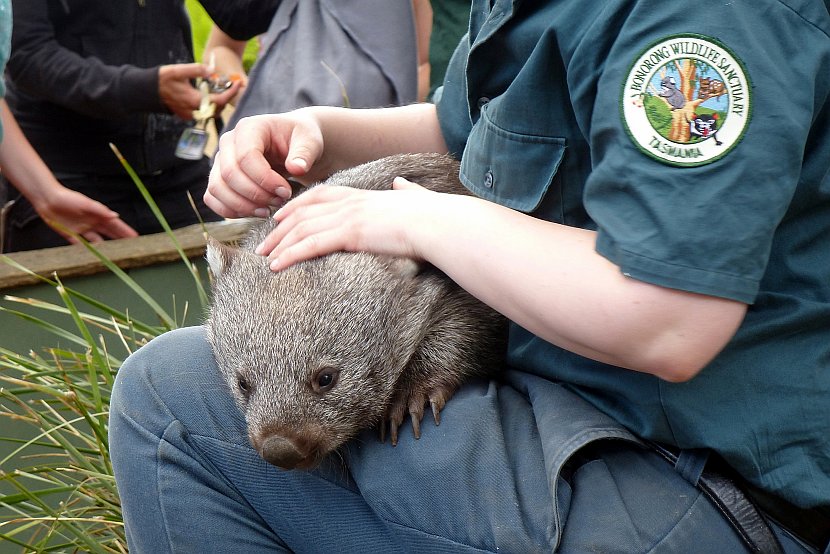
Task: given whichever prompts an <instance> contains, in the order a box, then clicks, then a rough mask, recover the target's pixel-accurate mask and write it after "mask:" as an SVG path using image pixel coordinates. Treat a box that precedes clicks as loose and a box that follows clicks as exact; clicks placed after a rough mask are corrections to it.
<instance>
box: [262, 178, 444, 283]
mask: <svg viewBox="0 0 830 554" xmlns="http://www.w3.org/2000/svg"><path fill="white" fill-rule="evenodd" d="M450 197H451V195H440V194H438V193H436V192H433V191H429V190H427V189H425V188H424V187H421V186H420V185H417V184H415V183H412V182H410V181H407V180H406V179H404V178H402V177H397V178H395V180H394V181H393V188H392V190H388V191H378V190H361V189H354V188H350V187H345V186H327V185H320V186H317V187H314V188H312V189H311V190H309V191H308V192H306V193H304V194H303V195H302V196H299V197H297V198H296V199H295V200H293V201H291V202H289V203H288V204H286V205H285V206H283V207H282V208H280V210H279V211H277V213H276V214H274V219H275V220H276V221H277V222H278V223H279V225H277V227H276V229H274V230H273V231H272V232H271V233H270V234H269V235H268V236H267V237H265V240H263V242H262V243H261V244H260V245H258V247H257V248H256V250H255V251H256V253H257V254H259V255H262V256H267V257H268V259H269V260H270V262H271V264H270V267H271V269H272V270H274V271H279V270H281V269H284V268H286V267H288V266H290V265H292V264H295V263H297V262H300V261H303V260H308V259H311V258H315V257H318V256H324V255H326V254H331V253H332V252H339V251H347V252H372V253H373V254H385V255H389V256H397V257H406V258H412V259H423V258H424V256H423V255H422V254H421V253H420V252H419V250H418V249H417V248H416V246H415V243H414V241H413V236H414V232H416V231H417V230H418V229H428V228H429V227H430V226H431V225H430V224H429V223H428V222H425V221H424V220H425V218H426V217H429V215H430V214H431V213H432V208H434V207H435V206H436V203H437V202H439V201H440V199H441V198H450Z"/></svg>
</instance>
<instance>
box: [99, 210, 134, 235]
mask: <svg viewBox="0 0 830 554" xmlns="http://www.w3.org/2000/svg"><path fill="white" fill-rule="evenodd" d="M97 230H98V232H99V233H101V234H102V235H103V236H105V237H107V238H109V239H125V238H130V237H137V236H138V232H136V230H135V229H133V228H132V227H130V226H129V225H127V224H126V223H125V222H124V221H122V220H121V218H120V217H118V214H115V217H112V218H108V219H106V220H104V221H103V222H101V224H100V225H98V226H97Z"/></svg>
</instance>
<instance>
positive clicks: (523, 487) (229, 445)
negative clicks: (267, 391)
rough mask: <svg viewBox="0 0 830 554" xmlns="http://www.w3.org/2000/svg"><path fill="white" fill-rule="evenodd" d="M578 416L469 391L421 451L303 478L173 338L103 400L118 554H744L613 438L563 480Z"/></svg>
mask: <svg viewBox="0 0 830 554" xmlns="http://www.w3.org/2000/svg"><path fill="white" fill-rule="evenodd" d="M511 375H513V376H514V377H515V374H514V372H510V373H508V374H507V377H508V380H509V381H510V376H511ZM511 383H512V386H511ZM522 383H524V384H522ZM579 402H581V400H579V399H576V398H575V397H573V395H570V394H568V393H564V392H563V390H562V389H561V387H558V386H557V385H555V384H553V383H550V382H547V381H544V380H542V379H539V378H533V377H532V376H525V377H523V378H520V379H519V380H516V379H515V378H514V379H513V380H512V381H510V383H496V382H489V383H488V382H475V383H470V384H468V385H466V386H465V387H463V388H462V389H461V390H460V391H459V392H458V393H457V394H456V396H455V397H453V399H452V400H451V401H450V402H449V403H448V404H447V406H446V407H445V409H444V411H443V412H442V421H441V425H440V426H436V425H434V424H433V422H432V421H431V417H430V416H427V417H426V418H425V421H424V423H423V424H422V427H421V430H422V435H421V439H420V440H415V439H414V438H413V436H412V430H411V426H409V425H408V424H407V425H406V426H404V428H403V429H402V430H401V436H400V440H399V443H398V446H397V447H392V446H391V445H389V444H388V443H386V444H382V443H380V442H379V441H378V440H377V435H376V432H375V431H365V432H363V433H361V435H360V436H359V437H358V438H357V439H356V440H353V441H351V442H350V443H348V444H347V445H346V447H345V448H343V449H342V451H340V452H338V453H336V455H333V456H331V457H329V459H328V460H326V462H325V463H324V464H323V465H322V466H321V467H319V468H318V469H316V470H315V471H312V472H305V471H282V470H279V469H277V468H275V467H273V466H271V465H269V464H267V463H266V462H264V461H263V460H262V459H261V458H260V457H259V456H258V455H257V453H256V452H255V451H254V450H253V449H252V448H251V447H250V445H249V443H248V440H247V436H246V432H245V422H244V419H243V417H242V415H241V414H240V412H239V410H238V408H237V407H236V406H235V405H234V403H233V401H232V399H231V396H230V394H228V392H227V391H226V388H225V384H224V380H223V379H222V377H221V375H220V374H219V371H218V369H217V367H216V364H215V362H214V360H213V356H212V354H211V352H210V348H209V347H208V345H207V343H206V341H205V338H204V333H203V330H202V329H201V328H198V327H197V328H189V329H183V330H178V331H174V332H171V333H168V334H166V335H163V336H162V337H159V338H158V339H155V340H154V341H152V342H151V343H150V344H148V345H147V346H145V347H144V348H142V349H140V350H139V351H138V352H136V353H135V354H133V355H132V356H131V357H130V358H129V359H128V360H127V362H126V363H125V364H124V365H123V366H122V368H121V370H120V371H119V373H118V377H117V379H116V383H115V387H114V390H113V397H112V404H111V414H110V449H111V455H112V461H113V467H114V469H115V475H116V482H117V485H118V489H119V493H120V495H121V499H122V507H123V511H124V518H125V522H126V526H127V535H128V541H129V544H130V547H131V552H134V553H144V552H148V553H153V554H155V553H164V552H175V553H176V554H179V553H182V552H251V553H256V552H287V551H291V552H299V553H302V552H346V553H350V552H361V553H362V552H384V553H395V552H430V553H432V552H457V553H465V554H471V553H479V552H503V553H521V554H525V553H531V552H551V551H553V550H554V549H555V548H556V547H557V546H559V547H560V548H561V551H562V552H580V553H581V552H586V551H604V552H634V551H638V552H655V553H658V552H667V553H669V552H683V551H685V552H692V551H699V552H724V551H729V552H742V551H745V549H744V548H743V546H742V544H741V543H740V540H739V539H738V538H737V536H736V535H735V533H734V531H732V530H731V529H730V528H729V526H728V524H726V523H725V521H724V520H723V519H722V518H721V516H720V515H719V514H718V513H717V511H716V510H715V509H714V508H713V507H712V506H711V505H709V504H708V503H707V502H706V501H705V499H704V498H702V497H701V495H700V493H699V491H697V490H696V489H695V488H694V487H692V486H691V485H689V484H688V483H686V482H685V481H684V480H683V479H682V478H681V477H680V476H679V475H678V474H677V473H676V472H674V470H673V469H671V467H670V466H668V464H665V462H663V461H662V460H657V459H656V458H655V455H654V454H653V453H651V452H648V451H645V450H643V449H641V448H639V447H637V446H636V445H635V446H632V445H630V444H629V445H626V444H625V442H624V441H619V440H617V441H611V443H609V444H613V445H616V446H614V447H611V448H608V447H603V448H601V449H600V450H601V452H600V458H598V459H596V460H594V461H592V462H588V463H586V464H584V465H583V466H581V467H580V469H579V470H578V471H577V472H576V473H574V475H573V477H572V478H571V479H569V480H568V481H569V482H567V483H566V482H565V480H564V479H563V478H562V477H561V476H560V475H559V474H558V471H559V470H558V469H557V468H558V467H560V466H559V465H557V463H553V462H554V460H553V458H552V457H551V453H554V454H555V453H557V452H558V451H559V450H558V449H556V448H551V446H552V445H553V446H555V445H556V444H559V443H561V442H563V441H564V442H565V443H567V442H568V441H569V440H570V439H569V438H568V437H572V438H573V437H576V436H577V435H571V434H569V433H565V434H561V433H559V432H558V430H559V429H561V428H563V427H569V426H570V427H573V428H575V429H583V428H584V427H585V422H586V420H585V419H584V417H583V416H585V415H586V414H590V411H589V412H586V411H585V410H584V406H583V407H579V406H578V403H579ZM577 408H578V409H577ZM580 414H581V415H580ZM553 416H555V417H553ZM576 416H579V417H576ZM589 419H590V417H589ZM617 435H618V433H617V432H616V431H613V429H612V431H611V434H610V435H608V436H611V437H612V438H613V437H616V436H617ZM603 436H605V435H603ZM347 466H348V467H347ZM554 483H558V488H556V487H552V484H554ZM552 491H556V493H555V496H556V502H554V501H553V496H554V493H553V492H552ZM792 546H794V545H791V544H787V545H786V547H788V548H787V549H786V550H787V552H798V550H795V549H791V548H789V547H792Z"/></svg>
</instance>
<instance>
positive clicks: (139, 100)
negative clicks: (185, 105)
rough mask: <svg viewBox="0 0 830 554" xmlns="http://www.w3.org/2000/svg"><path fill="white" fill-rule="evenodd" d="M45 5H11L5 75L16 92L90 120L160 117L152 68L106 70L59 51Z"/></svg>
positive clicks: (36, 0)
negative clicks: (140, 114) (9, 49)
mask: <svg viewBox="0 0 830 554" xmlns="http://www.w3.org/2000/svg"><path fill="white" fill-rule="evenodd" d="M47 4H48V2H47V0H22V1H15V2H14V14H15V21H14V30H13V33H12V55H11V58H10V59H9V64H8V72H9V76H10V77H11V78H12V80H13V81H14V83H15V86H16V87H18V88H19V89H20V90H21V91H23V92H27V93H29V94H32V95H34V96H37V97H38V98H41V99H43V100H47V101H49V102H52V103H54V104H57V105H61V106H65V107H68V108H70V109H72V110H75V111H77V112H80V113H83V114H85V115H88V116H92V117H99V118H101V117H123V116H124V115H127V114H129V113H134V112H166V111H167V109H166V107H165V106H164V104H163V103H162V101H161V99H160V98H159V92H158V68H156V67H151V68H140V67H136V66H133V65H107V64H105V63H103V62H102V61H101V60H100V59H98V58H97V57H95V56H81V55H80V54H78V53H76V52H73V51H72V50H70V49H68V48H65V47H64V46H62V45H61V44H60V43H59V42H58V41H57V40H56V37H55V29H54V27H53V24H52V22H51V21H50V19H49V12H48V9H49V8H48V5H47Z"/></svg>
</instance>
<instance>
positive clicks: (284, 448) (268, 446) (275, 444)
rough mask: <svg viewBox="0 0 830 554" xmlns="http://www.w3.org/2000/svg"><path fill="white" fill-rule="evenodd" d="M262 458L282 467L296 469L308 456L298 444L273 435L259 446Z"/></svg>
mask: <svg viewBox="0 0 830 554" xmlns="http://www.w3.org/2000/svg"><path fill="white" fill-rule="evenodd" d="M259 455H260V456H262V459H263V460H265V461H266V462H268V463H269V464H273V465H275V466H277V467H279V468H282V469H294V468H295V467H297V466H298V465H300V464H301V463H302V462H303V461H304V460H305V458H306V456H307V455H306V454H304V453H303V452H300V451H299V450H298V449H297V446H296V445H295V444H294V443H293V442H291V441H290V440H288V439H286V438H284V437H276V436H271V437H268V438H267V439H265V442H263V443H262V446H261V447H260V448H259Z"/></svg>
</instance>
